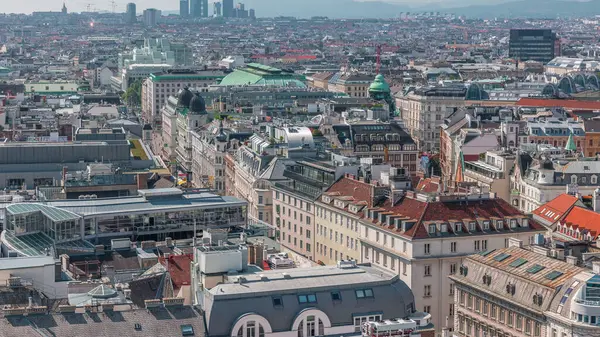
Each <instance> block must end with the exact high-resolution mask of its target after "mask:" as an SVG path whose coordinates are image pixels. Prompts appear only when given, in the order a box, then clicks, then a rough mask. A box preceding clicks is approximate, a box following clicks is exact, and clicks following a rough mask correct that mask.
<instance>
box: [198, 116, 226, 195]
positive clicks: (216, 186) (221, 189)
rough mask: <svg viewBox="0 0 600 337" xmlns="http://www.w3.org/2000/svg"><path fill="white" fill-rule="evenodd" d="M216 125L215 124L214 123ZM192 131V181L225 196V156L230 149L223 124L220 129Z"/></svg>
mask: <svg viewBox="0 0 600 337" xmlns="http://www.w3.org/2000/svg"><path fill="white" fill-rule="evenodd" d="M213 124H214V123H213ZM206 127H207V129H205V130H202V131H200V130H198V131H192V132H191V134H190V135H191V137H192V181H193V184H194V186H196V187H203V188H210V189H212V190H214V191H215V192H217V193H218V194H221V195H224V194H225V154H226V153H227V150H229V148H230V143H229V142H228V136H227V134H226V133H225V131H224V129H223V122H222V121H220V122H219V123H218V127H215V126H214V125H207V126H206Z"/></svg>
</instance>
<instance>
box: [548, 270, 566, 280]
mask: <svg viewBox="0 0 600 337" xmlns="http://www.w3.org/2000/svg"><path fill="white" fill-rule="evenodd" d="M562 274H563V273H561V272H559V271H556V270H555V271H551V272H549V273H548V274H546V278H547V279H548V280H556V279H557V278H559V277H560V276H562Z"/></svg>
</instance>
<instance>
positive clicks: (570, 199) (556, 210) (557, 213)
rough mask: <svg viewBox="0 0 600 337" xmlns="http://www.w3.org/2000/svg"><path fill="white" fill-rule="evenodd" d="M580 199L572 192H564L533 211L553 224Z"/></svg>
mask: <svg viewBox="0 0 600 337" xmlns="http://www.w3.org/2000/svg"><path fill="white" fill-rule="evenodd" d="M578 200H579V199H578V198H576V197H574V196H572V195H570V194H566V193H563V194H561V195H559V196H558V197H556V198H554V199H552V200H550V201H548V202H547V203H545V204H543V205H542V206H540V207H538V208H537V209H535V210H534V211H533V212H532V213H533V214H534V215H537V216H539V217H540V218H542V219H544V220H546V221H548V222H549V223H550V224H553V223H555V222H556V221H558V220H559V219H561V218H562V217H563V216H564V215H565V214H566V213H567V212H568V211H569V210H570V209H571V208H573V206H574V205H575V203H576V202H577V201H578Z"/></svg>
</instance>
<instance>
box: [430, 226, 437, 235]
mask: <svg viewBox="0 0 600 337" xmlns="http://www.w3.org/2000/svg"><path fill="white" fill-rule="evenodd" d="M435 231H436V228H435V224H430V225H429V234H435Z"/></svg>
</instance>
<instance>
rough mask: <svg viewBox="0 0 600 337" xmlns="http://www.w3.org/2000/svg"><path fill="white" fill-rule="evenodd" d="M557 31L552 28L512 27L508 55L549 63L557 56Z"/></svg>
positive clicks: (523, 59) (519, 58)
mask: <svg viewBox="0 0 600 337" xmlns="http://www.w3.org/2000/svg"><path fill="white" fill-rule="evenodd" d="M555 47H556V33H553V32H552V30H550V29H511V30H510V41H509V45H508V56H509V57H511V58H514V59H517V60H519V61H529V60H532V61H538V62H543V63H547V62H550V61H551V60H552V59H553V58H554V57H555Z"/></svg>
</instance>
